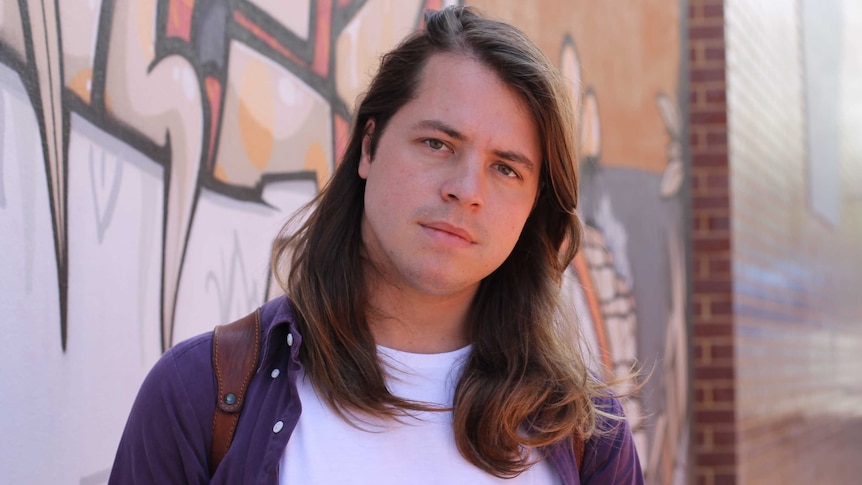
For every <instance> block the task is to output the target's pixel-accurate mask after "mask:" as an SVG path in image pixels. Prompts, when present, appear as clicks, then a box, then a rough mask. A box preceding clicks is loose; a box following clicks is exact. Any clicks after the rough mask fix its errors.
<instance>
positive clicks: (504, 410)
mask: <svg viewBox="0 0 862 485" xmlns="http://www.w3.org/2000/svg"><path fill="white" fill-rule="evenodd" d="M437 53H456V54H464V55H469V56H471V58H474V59H476V60H478V61H479V62H481V63H483V64H485V65H486V66H487V67H489V68H490V69H492V70H493V71H494V72H496V74H497V75H498V76H499V77H500V79H501V80H502V81H503V82H504V83H506V84H507V85H509V86H511V87H512V88H514V89H515V90H516V92H518V93H519V94H520V95H521V96H522V98H523V99H524V101H525V103H526V105H527V106H528V107H529V111H530V114H531V116H532V118H533V121H534V123H535V124H536V126H537V128H538V131H539V133H540V137H541V140H542V156H543V162H542V164H541V167H542V172H541V181H540V186H539V187H540V192H539V196H538V200H537V202H536V206H535V208H534V209H533V211H532V213H531V215H530V216H529V218H528V219H527V222H526V224H525V227H524V229H523V232H522V233H521V236H520V239H519V240H518V242H517V244H516V246H515V248H514V250H513V251H512V253H511V255H510V256H509V257H508V259H506V261H505V262H503V264H502V265H501V266H500V267H499V268H498V269H497V270H496V271H494V272H493V273H492V274H491V275H489V276H488V277H486V278H485V279H484V280H483V281H482V282H481V283H480V285H479V290H478V292H477V294H476V296H475V299H474V301H473V303H472V306H471V309H470V314H469V319H468V321H469V322H470V323H469V324H470V328H469V330H468V334H469V336H470V339H471V342H472V344H473V347H472V351H471V354H470V357H469V360H468V361H467V363H466V365H465V367H464V373H463V375H462V377H461V379H460V381H459V383H458V385H457V387H456V390H455V399H454V404H453V421H454V423H453V425H454V430H455V439H456V442H457V446H458V449H459V450H460V452H461V454H462V455H463V456H464V457H465V458H466V459H467V460H469V461H470V462H471V463H473V464H474V465H476V466H478V467H480V468H482V469H484V470H486V471H488V472H490V473H492V474H494V475H497V476H500V477H509V476H513V475H517V474H518V473H520V472H522V471H523V470H524V469H526V468H527V467H529V466H530V465H531V456H530V454H529V452H528V450H529V449H530V448H532V447H535V448H540V447H542V446H546V445H549V444H551V443H555V442H557V441H560V440H572V439H585V438H587V437H588V436H590V435H591V434H593V433H594V432H595V430H596V416H597V414H602V413H601V411H600V410H598V409H596V408H595V406H594V405H593V403H592V398H593V397H594V396H595V395H597V394H599V393H604V392H606V391H607V389H606V387H605V386H604V385H603V384H601V383H599V382H598V381H596V380H595V379H593V378H592V377H591V375H590V374H589V372H588V371H587V369H586V366H585V364H584V359H583V358H582V357H581V355H580V353H579V348H578V341H577V331H576V328H575V327H576V326H575V324H574V323H572V320H573V317H571V316H570V315H565V314H563V312H561V310H560V308H561V306H560V284H561V278H562V275H563V272H564V270H565V269H566V267H567V265H568V264H569V262H571V260H572V258H573V257H574V255H575V253H576V251H577V249H578V246H579V243H580V237H581V225H580V221H579V219H578V216H577V214H576V212H575V209H576V206H577V200H578V186H577V174H576V160H575V139H574V133H575V129H574V126H573V116H572V113H571V103H570V102H569V100H568V99H567V95H566V90H565V89H564V84H563V82H562V79H561V78H560V75H559V73H558V71H557V70H556V68H554V67H553V65H552V64H551V62H550V60H549V59H548V58H547V57H546V56H545V55H544V54H543V53H542V52H541V51H540V50H539V49H538V48H537V47H536V46H535V45H534V44H533V43H532V42H530V41H529V40H528V39H527V37H526V36H525V35H524V34H523V33H522V32H520V31H519V30H517V29H516V28H514V27H512V26H511V25H509V24H506V23H502V22H498V21H494V20H489V19H486V18H483V17H481V16H480V15H479V14H478V13H477V12H476V11H475V10H474V9H472V8H469V7H451V8H447V9H445V10H442V11H440V12H429V13H428V14H426V18H425V28H424V29H422V30H420V31H418V32H415V33H414V34H412V35H410V36H409V37H407V38H406V39H405V40H404V41H403V42H402V43H401V44H400V45H399V46H398V47H397V48H395V49H394V50H393V51H391V52H389V53H387V54H385V55H384V56H383V57H382V59H381V65H380V68H379V71H378V73H377V75H376V76H375V78H374V79H373V81H372V82H371V85H370V87H369V89H368V92H367V93H366V94H365V96H364V98H363V99H362V100H361V102H360V104H359V106H358V108H357V112H356V114H355V119H354V121H353V128H352V134H351V138H350V140H349V142H348V145H347V149H346V152H345V155H344V158H343V160H342V162H341V164H340V165H339V167H338V168H337V170H336V171H335V174H334V175H333V177H332V179H331V180H330V182H329V183H328V185H327V186H326V187H325V188H324V189H323V190H322V191H321V192H320V194H319V195H318V196H317V197H316V198H315V199H314V200H313V201H312V203H311V204H310V205H309V212H308V218H307V219H305V221H304V222H302V223H301V224H300V225H299V227H298V228H296V227H295V225H294V224H291V223H288V224H287V225H285V227H284V228H283V229H282V233H281V235H280V237H279V238H278V242H277V243H276V244H275V246H274V248H273V257H272V261H273V273H274V274H275V275H276V278H277V279H278V281H279V283H280V284H281V286H282V288H283V289H284V291H285V292H286V293H287V295H288V296H289V297H290V298H291V301H292V303H293V305H294V307H295V309H296V313H297V318H298V326H299V329H300V330H301V332H302V335H303V341H304V343H303V345H302V348H301V349H300V358H301V359H302V361H303V364H304V365H305V371H306V374H307V375H308V376H309V377H310V379H311V381H312V383H313V384H314V386H315V388H316V389H317V391H318V392H319V393H320V395H321V397H323V399H325V400H326V401H327V402H328V404H329V405H330V406H331V407H332V408H333V409H334V410H335V411H336V412H337V413H339V414H340V415H342V417H345V419H349V416H347V415H348V414H349V415H350V416H358V415H370V416H381V417H387V418H393V419H399V418H400V417H403V416H405V415H407V414H409V413H411V412H413V411H418V410H428V409H429V406H428V405H427V404H424V403H418V402H414V401H409V400H404V399H401V398H398V397H396V396H393V395H392V394H391V393H390V392H389V390H388V389H387V387H386V377H385V370H384V369H382V368H381V365H380V363H379V361H378V357H377V348H376V346H375V342H374V338H373V337H372V334H371V331H370V329H369V326H368V321H367V312H368V310H369V308H368V303H367V301H368V299H367V292H368V289H367V288H366V287H365V281H366V279H365V277H364V274H365V273H364V272H365V271H366V269H367V262H366V261H364V260H363V257H364V256H363V245H362V237H361V231H360V222H361V220H362V214H363V197H364V192H365V181H364V180H363V179H362V178H360V177H359V175H358V173H357V167H358V163H359V159H360V154H361V146H362V138H363V136H364V135H365V131H364V130H365V126H366V123H367V122H368V120H374V122H375V134H374V136H373V137H372V141H371V147H370V151H371V156H372V157H373V156H374V153H375V150H376V147H377V140H379V139H380V136H381V135H382V133H383V131H384V130H385V129H386V126H387V124H388V122H389V120H390V119H391V118H392V116H393V115H394V114H395V113H396V112H397V111H398V110H399V109H400V108H401V107H402V106H403V105H404V104H406V103H407V102H408V101H410V100H411V99H412V97H413V96H414V95H415V91H416V87H417V86H418V84H419V81H420V79H421V76H422V73H423V70H424V67H425V64H426V62H427V60H428V58H429V57H431V56H432V55H434V54H437ZM294 229H296V230H295V232H294ZM285 266H289V270H288V271H287V277H286V278H285V277H284V273H285Z"/></svg>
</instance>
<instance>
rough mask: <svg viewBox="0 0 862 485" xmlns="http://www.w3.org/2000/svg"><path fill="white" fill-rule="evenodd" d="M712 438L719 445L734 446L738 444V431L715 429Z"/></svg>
mask: <svg viewBox="0 0 862 485" xmlns="http://www.w3.org/2000/svg"><path fill="white" fill-rule="evenodd" d="M712 440H713V442H714V443H715V444H716V445H718V446H733V445H735V444H736V431H727V430H721V431H720V430H713V431H712Z"/></svg>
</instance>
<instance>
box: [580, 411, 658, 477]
mask: <svg viewBox="0 0 862 485" xmlns="http://www.w3.org/2000/svg"><path fill="white" fill-rule="evenodd" d="M594 403H595V406H596V409H597V410H598V411H599V413H600V415H599V416H598V418H597V423H596V426H597V428H598V431H597V432H596V433H595V434H594V435H593V436H592V437H590V438H589V439H588V440H587V442H586V444H585V447H584V462H583V470H582V472H581V473H580V475H581V478H582V479H583V482H584V483H621V484H640V483H643V472H642V471H641V465H640V459H639V458H638V454H637V450H636V449H635V444H634V439H633V437H632V431H631V428H630V427H629V424H628V422H627V421H626V420H625V419H615V418H612V417H609V416H608V415H610V416H623V418H624V417H625V416H624V413H623V407H622V404H621V403H620V401H619V399H616V398H610V397H597V398H595V399H594Z"/></svg>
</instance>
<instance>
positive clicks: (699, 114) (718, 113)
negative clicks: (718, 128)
mask: <svg viewBox="0 0 862 485" xmlns="http://www.w3.org/2000/svg"><path fill="white" fill-rule="evenodd" d="M689 120H690V121H691V122H692V123H696V124H712V125H726V124H727V110H726V109H724V107H719V108H700V109H696V108H693V109H692V110H691V114H689Z"/></svg>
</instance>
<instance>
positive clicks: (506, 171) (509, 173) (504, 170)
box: [497, 163, 520, 178]
mask: <svg viewBox="0 0 862 485" xmlns="http://www.w3.org/2000/svg"><path fill="white" fill-rule="evenodd" d="M497 171H498V172H500V173H501V174H503V175H505V176H506V177H512V178H519V177H520V176H519V175H518V172H516V171H515V169H514V168H512V167H510V166H508V165H506V164H504V163H498V164H497Z"/></svg>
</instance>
